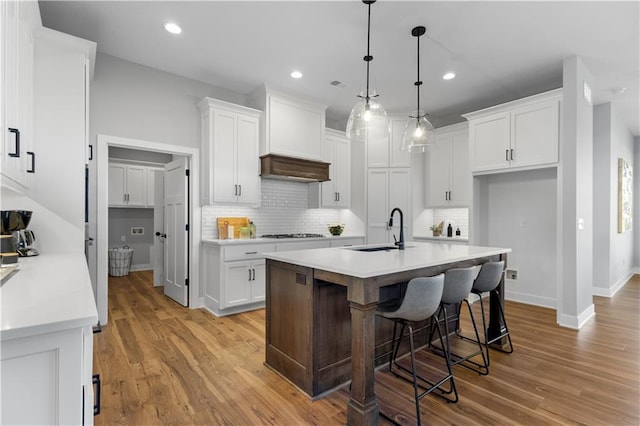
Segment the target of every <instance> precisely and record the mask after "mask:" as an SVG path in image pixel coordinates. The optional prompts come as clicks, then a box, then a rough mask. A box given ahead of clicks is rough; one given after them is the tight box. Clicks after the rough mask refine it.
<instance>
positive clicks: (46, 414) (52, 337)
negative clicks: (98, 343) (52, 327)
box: [0, 327, 94, 425]
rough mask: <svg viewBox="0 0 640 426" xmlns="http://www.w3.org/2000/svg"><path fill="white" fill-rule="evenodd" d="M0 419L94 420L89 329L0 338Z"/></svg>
mask: <svg viewBox="0 0 640 426" xmlns="http://www.w3.org/2000/svg"><path fill="white" fill-rule="evenodd" d="M1 354H2V360H1V362H0V370H1V377H2V381H1V394H2V401H1V406H2V411H1V414H0V424H3V425H8V424H32V425H45V424H60V425H67V424H68V425H71V424H74V425H79V424H85V425H86V424H93V404H94V403H93V387H92V375H91V371H92V368H93V365H92V359H93V333H92V329H91V327H78V328H72V329H69V330H62V331H57V332H52V333H45V334H39V335H36V336H29V337H23V338H16V339H9V340H3V341H2V350H1Z"/></svg>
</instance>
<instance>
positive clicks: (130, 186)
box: [109, 162, 161, 208]
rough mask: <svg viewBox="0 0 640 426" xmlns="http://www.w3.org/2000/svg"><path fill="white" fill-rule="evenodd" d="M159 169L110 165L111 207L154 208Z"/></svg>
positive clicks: (111, 163) (114, 163) (115, 163)
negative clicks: (156, 175)
mask: <svg viewBox="0 0 640 426" xmlns="http://www.w3.org/2000/svg"><path fill="white" fill-rule="evenodd" d="M158 170H161V169H159V168H157V167H148V166H142V165H137V164H123V163H122V164H121V163H117V162H110V163H109V207H143V208H146V207H149V208H153V207H154V197H153V186H154V182H155V173H156V171H158Z"/></svg>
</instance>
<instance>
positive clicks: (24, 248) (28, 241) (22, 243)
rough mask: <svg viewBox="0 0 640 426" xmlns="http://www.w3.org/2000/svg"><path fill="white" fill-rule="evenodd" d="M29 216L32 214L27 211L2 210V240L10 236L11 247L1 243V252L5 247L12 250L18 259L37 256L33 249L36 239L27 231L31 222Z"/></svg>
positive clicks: (0, 216) (31, 232)
mask: <svg viewBox="0 0 640 426" xmlns="http://www.w3.org/2000/svg"><path fill="white" fill-rule="evenodd" d="M31 214H32V212H31V211H29V210H2V211H1V212H0V223H1V224H2V229H0V232H1V233H2V235H3V238H2V239H3V240H4V239H5V237H4V236H7V235H10V236H11V241H12V242H13V247H10V244H9V243H8V242H6V243H5V242H3V248H2V251H3V252H4V250H5V246H6V249H7V250H10V249H11V248H13V249H14V251H15V252H16V253H17V254H18V256H20V257H25V256H37V255H38V254H39V253H38V250H37V249H36V247H35V245H36V237H35V235H34V233H33V231H31V230H30V229H27V226H29V222H30V221H31Z"/></svg>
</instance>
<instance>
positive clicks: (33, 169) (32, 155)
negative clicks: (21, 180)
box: [27, 151, 36, 173]
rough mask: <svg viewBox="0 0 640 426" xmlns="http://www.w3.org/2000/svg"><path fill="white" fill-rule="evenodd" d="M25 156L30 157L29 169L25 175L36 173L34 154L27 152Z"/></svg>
mask: <svg viewBox="0 0 640 426" xmlns="http://www.w3.org/2000/svg"><path fill="white" fill-rule="evenodd" d="M27 155H30V156H31V168H30V169H27V173H35V172H36V153H35V152H31V151H27Z"/></svg>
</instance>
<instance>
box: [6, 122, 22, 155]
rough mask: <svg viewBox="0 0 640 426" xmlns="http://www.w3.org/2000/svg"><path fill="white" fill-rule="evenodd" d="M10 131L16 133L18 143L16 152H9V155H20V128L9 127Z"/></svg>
mask: <svg viewBox="0 0 640 426" xmlns="http://www.w3.org/2000/svg"><path fill="white" fill-rule="evenodd" d="M9 133H13V134H15V135H16V145H15V149H16V151H15V152H10V153H9V157H16V158H17V157H20V130H19V129H14V128H13V127H9Z"/></svg>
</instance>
